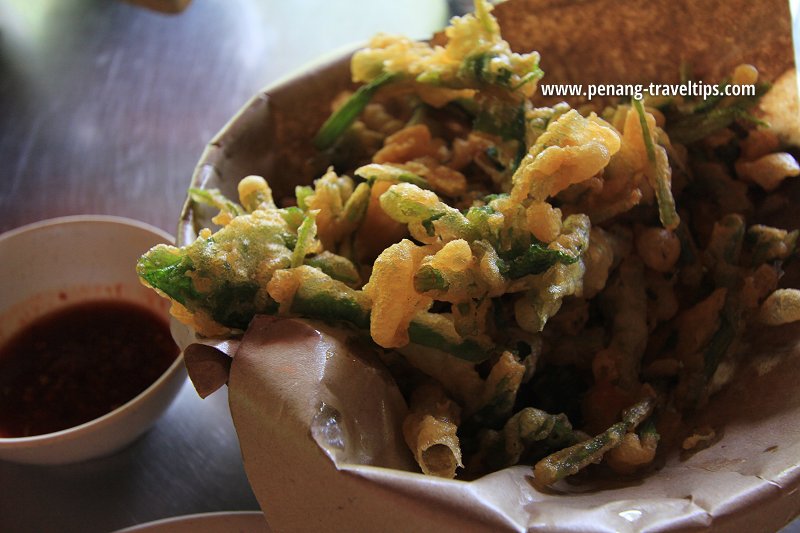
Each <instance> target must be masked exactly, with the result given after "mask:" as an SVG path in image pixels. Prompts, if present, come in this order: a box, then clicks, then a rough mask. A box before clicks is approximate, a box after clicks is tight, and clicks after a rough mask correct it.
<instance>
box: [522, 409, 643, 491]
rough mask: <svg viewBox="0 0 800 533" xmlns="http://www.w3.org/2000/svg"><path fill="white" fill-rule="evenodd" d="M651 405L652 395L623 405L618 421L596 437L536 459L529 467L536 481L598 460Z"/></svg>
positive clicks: (555, 478) (566, 473)
mask: <svg viewBox="0 0 800 533" xmlns="http://www.w3.org/2000/svg"><path fill="white" fill-rule="evenodd" d="M654 406H655V401H654V399H653V398H647V399H644V400H642V401H640V402H639V403H637V404H635V405H633V406H631V407H630V408H629V409H627V410H626V411H625V412H624V413H623V416H622V421H621V422H617V423H616V424H614V425H613V426H611V427H610V428H608V429H607V430H606V431H604V432H603V433H601V434H599V435H597V436H596V437H594V438H592V439H589V440H586V441H583V442H580V443H578V444H575V445H573V446H570V447H568V448H564V449H563V450H560V451H558V452H555V453H553V454H551V455H549V456H547V457H545V458H544V459H542V460H541V461H539V462H538V463H536V466H535V467H534V469H533V475H534V478H535V480H536V483H537V484H540V485H543V486H546V485H552V484H553V483H555V482H556V481H558V480H560V479H564V478H565V477H567V476H571V475H573V474H576V473H578V472H579V471H580V470H581V469H583V468H585V467H586V466H588V465H590V464H591V463H596V462H599V461H600V460H601V459H602V458H603V456H604V455H605V453H606V452H608V451H610V450H613V449H614V448H616V447H617V446H619V445H620V444H621V443H622V442H623V439H624V438H625V436H626V435H627V434H628V432H630V431H633V430H634V429H636V427H637V426H638V425H639V424H640V423H642V422H643V421H644V420H645V419H646V418H647V417H648V416H650V413H652V411H653V408H654Z"/></svg>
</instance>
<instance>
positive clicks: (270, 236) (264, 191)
mask: <svg viewBox="0 0 800 533" xmlns="http://www.w3.org/2000/svg"><path fill="white" fill-rule="evenodd" d="M491 10H492V7H491V5H490V4H489V3H488V2H486V1H485V0H477V1H476V2H475V13H474V14H470V15H467V16H465V17H460V18H455V19H453V21H452V24H451V26H450V27H449V28H448V29H447V30H446V32H445V33H446V35H445V37H446V39H447V42H446V44H444V45H442V46H438V45H436V46H435V45H432V44H430V43H425V42H416V41H412V40H409V39H404V38H399V37H389V36H385V35H382V36H378V37H376V38H374V39H373V40H372V41H371V42H370V45H369V47H368V48H367V49H365V50H362V51H360V52H357V53H356V54H355V55H354V56H353V58H352V63H351V68H352V76H353V79H354V81H356V82H363V83H364V85H362V86H361V87H360V88H359V89H357V90H356V92H355V93H354V94H343V95H340V97H339V98H337V99H336V102H338V103H341V104H342V105H339V106H338V107H337V109H336V111H334V112H333V114H332V115H331V117H330V118H329V119H328V120H327V121H326V122H325V124H324V125H323V127H322V128H321V129H320V131H319V133H318V135H317V136H316V137H315V139H314V140H313V141H314V143H315V145H316V146H317V148H319V149H321V150H324V153H323V154H320V157H323V156H324V157H326V158H328V157H329V160H330V161H331V162H332V164H333V165H334V166H331V167H330V168H329V169H328V171H327V172H325V173H324V174H323V175H322V176H321V177H319V178H318V179H316V180H315V181H314V182H313V184H310V185H301V186H298V187H296V189H295V200H296V205H293V206H287V207H280V208H279V207H278V205H276V203H275V201H274V199H273V196H272V191H271V189H270V187H269V185H268V184H267V182H266V180H264V179H263V178H261V177H259V176H248V177H246V178H244V179H243V180H241V182H240V183H239V186H238V195H239V198H238V203H237V202H235V201H232V200H229V199H228V198H226V197H225V196H224V195H223V194H221V193H220V192H219V191H217V190H205V189H191V190H190V191H189V197H190V199H191V200H192V201H193V202H195V203H197V204H198V205H199V204H202V205H207V206H210V207H212V208H215V209H217V210H219V214H218V215H217V216H215V217H213V219H212V221H213V222H214V223H216V224H217V225H219V226H221V228H220V229H219V230H217V231H216V233H212V231H211V230H209V229H204V230H202V231H201V232H200V235H199V237H198V238H197V240H196V241H195V242H193V243H191V244H189V245H187V246H184V247H183V248H175V247H171V246H165V245H160V246H157V247H155V248H153V249H152V250H151V251H150V252H148V253H147V254H145V255H144V256H143V257H142V258H141V259H140V261H139V264H138V267H137V269H138V273H139V276H140V277H141V279H142V280H143V282H144V283H146V284H148V285H150V286H151V287H153V288H155V289H156V290H157V291H158V292H160V293H161V294H162V295H165V296H167V297H168V298H170V299H171V300H172V301H173V308H172V312H173V314H174V315H175V316H176V317H177V318H178V319H180V320H182V321H184V322H185V323H187V324H189V325H190V326H191V327H193V328H194V329H195V330H196V331H197V332H198V333H199V334H201V335H206V336H230V335H236V334H239V333H240V332H241V330H243V329H245V328H246V327H247V326H248V324H249V322H250V320H251V318H252V317H253V316H254V315H256V314H261V313H264V314H272V315H277V316H291V317H303V318H309V319H319V320H325V321H328V322H332V323H335V324H336V325H337V326H338V327H342V328H350V329H352V330H353V331H354V332H355V334H356V335H358V336H359V337H365V338H366V337H367V335H368V336H369V338H371V340H372V341H373V342H374V344H375V345H376V346H377V347H380V348H381V350H379V351H380V353H381V354H382V357H384V359H385V361H387V363H390V364H389V366H390V367H391V369H392V370H393V371H396V372H398V374H397V376H398V381H399V382H400V384H401V388H402V390H403V391H404V393H405V394H406V398H407V399H408V400H409V404H410V407H411V411H410V414H409V417H408V418H407V419H406V421H405V424H404V427H403V431H404V436H405V439H406V441H407V443H408V445H409V447H410V448H411V450H412V451H413V453H414V456H415V458H416V459H417V461H418V463H419V465H420V468H421V469H422V471H423V472H425V473H429V474H432V475H437V476H443V477H454V476H456V474H457V472H458V469H460V468H463V467H462V462H463V463H464V464H466V472H465V473H466V474H467V475H469V476H475V475H480V474H483V473H486V472H489V471H492V470H495V469H499V468H504V467H506V466H510V465H514V464H518V463H520V462H523V463H534V462H536V463H535V466H534V475H535V478H536V483H537V484H539V485H550V484H552V483H555V482H557V481H558V480H561V479H563V478H564V477H566V476H569V475H573V474H575V473H577V472H578V471H580V470H581V469H583V468H585V467H586V466H588V465H589V464H592V463H597V462H601V461H606V462H607V464H608V465H609V466H610V467H611V468H612V469H614V470H615V471H617V472H620V473H623V474H630V473H633V472H636V471H637V470H639V469H642V468H644V467H646V466H647V465H649V464H651V463H652V462H653V459H654V457H655V454H656V450H657V447H658V444H659V441H660V436H659V434H658V433H657V432H656V429H655V421H656V420H658V421H659V424H660V425H659V427H660V428H661V429H663V427H670V426H672V427H677V426H678V424H679V423H680V418H681V416H684V415H685V414H686V413H691V412H694V411H697V410H699V409H701V408H702V407H703V406H704V405H705V404H706V403H707V402H708V400H709V398H710V397H711V396H712V395H713V394H714V393H715V392H716V391H718V390H719V389H720V388H721V387H723V386H724V385H725V384H726V383H727V382H728V381H729V380H730V379H731V376H733V374H734V372H735V370H736V369H737V368H738V367H740V366H742V365H743V363H744V360H743V359H742V358H741V357H740V353H739V352H740V348H741V347H742V346H744V345H746V342H745V341H746V339H745V338H744V336H745V335H746V334H747V330H748V327H749V325H750V324H752V323H754V322H758V323H761V324H763V325H770V326H772V325H781V324H786V323H788V322H793V321H797V320H800V291H798V290H797V289H793V288H779V287H780V279H781V276H782V274H783V266H784V264H785V263H788V262H790V261H793V260H794V259H795V255H796V253H797V242H798V235H800V229H798V228H796V227H790V228H788V229H782V228H778V227H772V226H767V225H765V224H753V223H752V221H749V220H748V219H749V217H751V216H753V215H757V216H758V217H759V219H761V220H767V219H769V218H771V217H772V215H774V214H775V212H776V211H777V210H778V209H782V208H785V206H788V205H790V204H789V200H788V198H787V196H786V195H785V191H786V188H785V185H786V179H787V178H790V177H793V176H797V175H800V164H798V162H797V160H796V159H795V156H794V155H793V154H794V153H795V151H794V150H793V148H791V147H789V146H784V145H782V144H781V140H780V139H781V138H779V137H778V136H777V135H776V134H775V133H774V132H771V131H770V130H769V129H767V128H766V125H764V124H759V126H758V127H757V128H755V127H754V124H755V123H757V121H754V120H753V119H752V117H751V116H750V115H749V109H750V108H751V107H752V106H753V105H754V104H755V103H756V100H757V99H758V96H759V94H760V91H763V90H764V87H765V86H764V85H759V89H758V91H759V94H757V95H756V96H755V97H753V96H750V97H727V96H724V97H723V96H720V97H714V98H709V99H707V100H705V101H701V100H698V99H688V98H684V97H674V98H661V99H656V98H651V97H646V98H645V100H644V101H640V100H635V99H634V100H633V101H620V102H617V103H611V105H609V106H608V107H607V108H606V109H602V110H601V109H590V108H589V107H588V106H582V107H581V108H579V109H572V108H570V106H569V105H567V104H566V103H561V104H557V105H555V106H553V107H535V102H534V100H532V96H533V95H534V92H535V89H536V83H537V81H538V79H539V78H540V77H541V75H542V73H541V71H540V70H539V67H538V60H539V56H538V54H537V53H536V52H531V53H528V54H519V53H514V52H512V51H511V49H510V47H509V45H508V43H506V42H505V41H504V40H503V39H502V36H501V35H500V32H499V27H498V25H497V22H496V21H495V19H494V18H493V17H492V14H491ZM757 80H758V72H757V71H756V70H755V68H754V67H751V66H749V65H741V66H739V67H737V68H736V69H735V70H734V72H733V73H732V75H731V77H730V79H728V80H723V81H722V82H721V83H720V86H719V87H721V88H724V87H725V86H726V85H727V84H735V85H742V84H751V83H752V84H755V83H756V82H757ZM376 96H377V97H376ZM351 176H352V177H351ZM285 203H286V204H292V203H295V201H293V200H288V201H286V202H285ZM281 205H283V204H281ZM201 214H202V216H205V214H206V211H205V208H204V210H202V211H201ZM420 384H422V386H421V387H420V386H419V385H420ZM415 389H416V390H415ZM656 391H658V392H656ZM665 419H669V420H670V423H669V424H667V425H665V424H662V422H663V421H664V420H665ZM662 426H663V427H662ZM671 433H674V431H672V432H671ZM713 434H714V430H713V428H709V431H708V432H704V434H703V435H700V434H698V435H695V437H690V438H689V439H687V440H686V441H685V442H688V443H689V444H690V445H693V444H696V441H697V442H702V443H707V444H709V445H711V444H712V441H713V439H712V437H711V436H713ZM589 435H595V436H594V437H591V438H590V437H589ZM664 436H665V439H664V441H665V442H670V441H672V442H678V441H679V440H680V439H678V438H675V437H676V436H675V435H672V434H669V435H668V434H667V432H666V431H665V432H664ZM462 454H463V460H462ZM537 461H538V462H537Z"/></svg>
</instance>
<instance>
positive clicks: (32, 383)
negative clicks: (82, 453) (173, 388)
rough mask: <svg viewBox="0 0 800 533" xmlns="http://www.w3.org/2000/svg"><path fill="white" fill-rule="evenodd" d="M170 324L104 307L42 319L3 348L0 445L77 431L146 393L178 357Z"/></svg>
mask: <svg viewBox="0 0 800 533" xmlns="http://www.w3.org/2000/svg"><path fill="white" fill-rule="evenodd" d="M178 353H179V350H178V347H177V346H176V345H175V343H174V342H173V340H172V337H171V336H170V332H169V325H168V323H167V321H166V319H164V318H162V317H160V316H158V315H156V314H155V313H153V312H152V311H150V310H149V309H146V308H145V307H142V306H140V305H136V304H133V303H127V302H119V301H114V300H100V301H93V302H85V303H80V304H75V305H72V306H69V307H65V308H63V309H59V310H57V311H54V312H52V313H50V314H47V315H44V316H42V317H40V318H39V319H37V320H36V321H34V322H32V323H31V324H29V325H28V326H26V327H25V328H23V329H22V330H20V331H19V332H17V333H16V335H14V336H13V337H12V338H11V339H10V340H9V342H7V343H6V344H5V345H3V346H2V347H0V437H27V436H31V435H41V434H44V433H52V432H54V431H60V430H62V429H67V428H71V427H74V426H77V425H79V424H83V423H84V422H88V421H90V420H93V419H95V418H98V417H100V416H102V415H104V414H106V413H108V412H110V411H113V410H114V409H116V408H117V407H119V406H120V405H122V404H124V403H126V402H127V401H128V400H130V399H132V398H134V397H135V396H136V395H138V394H139V393H140V392H142V391H143V390H145V389H146V388H147V387H148V386H150V384H152V383H153V382H154V381H156V379H158V377H159V376H160V375H161V374H163V373H164V371H165V370H166V369H167V368H169V366H170V365H171V364H172V363H173V362H174V361H175V358H176V357H177V356H178Z"/></svg>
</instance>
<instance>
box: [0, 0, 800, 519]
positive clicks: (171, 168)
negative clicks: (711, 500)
mask: <svg viewBox="0 0 800 533" xmlns="http://www.w3.org/2000/svg"><path fill="white" fill-rule="evenodd" d="M464 3H465V2H463V1H461V0H451V1H450V2H445V1H444V0H442V1H440V2H436V1H432V0H404V1H402V2H392V3H385V2H372V1H368V0H358V1H355V0H350V1H348V2H330V1H324V0H294V1H292V2H277V1H275V0H261V1H258V0H194V1H193V3H192V4H191V5H190V6H189V8H188V9H187V10H186V11H184V12H183V13H181V14H179V15H175V16H169V15H162V14H159V13H154V12H150V11H147V10H145V9H142V8H138V7H134V6H131V5H129V4H126V3H122V2H119V1H111V0H36V1H30V0H0V162H1V163H2V165H0V232H2V231H5V230H7V229H10V228H14V227H18V226H21V225H23V224H26V223H30V222H34V221H37V220H41V219H45V218H51V217H55V216H60V215H69V214H86V213H93V214H113V215H120V216H126V217H130V218H134V219H138V220H142V221H145V222H148V223H150V224H153V225H155V226H158V227H161V228H163V229H165V230H167V231H169V232H170V233H174V231H175V228H176V224H177V216H178V213H179V210H180V207H181V204H182V203H183V200H184V197H185V192H186V186H187V184H188V182H189V178H190V177H191V174H192V171H193V169H194V165H195V163H196V161H197V160H198V158H199V156H200V154H201V153H202V150H203V147H204V146H205V144H206V142H208V141H209V140H210V139H211V138H212V137H213V135H214V134H215V133H216V132H217V131H218V130H219V129H220V128H221V127H222V126H223V125H224V124H225V123H226V122H227V120H228V119H229V118H230V117H231V116H233V114H234V113H235V112H236V110H237V109H239V108H240V107H241V106H242V105H243V104H244V103H245V102H246V101H247V100H248V99H249V97H250V96H251V95H253V94H254V93H256V92H257V91H258V90H259V89H260V88H262V87H263V86H265V85H267V84H268V83H270V82H272V81H274V80H276V79H278V78H280V77H282V76H284V75H286V74H288V73H290V72H291V71H293V70H295V69H297V68H298V67H300V66H302V65H303V64H304V63H306V62H307V61H310V60H312V59H314V58H315V57H317V56H319V55H321V54H323V53H326V52H327V51H330V50H332V49H335V48H339V47H342V46H346V45H348V44H351V43H355V42H362V41H364V40H365V39H367V38H368V37H369V36H371V35H372V34H373V33H375V32H376V31H379V30H380V31H388V32H396V33H403V34H407V35H411V36H418V37H424V36H427V35H429V34H430V33H431V32H432V31H434V30H436V29H438V28H440V27H442V26H443V25H444V24H445V23H446V20H447V17H448V12H452V11H459V10H461V9H463V5H464ZM467 3H468V2H467ZM459 6H462V7H459ZM0 487H3V489H2V497H0V517H2V518H1V519H0V520H2V526H0V528H1V529H3V531H60V532H68V531H83V532H87V531H88V532H91V531H111V530H114V529H118V528H123V527H127V526H131V525H135V524H140V523H143V522H148V521H152V520H157V519H161V518H166V517H171V516H179V515H186V514H192V513H204V512H215V511H241V510H257V509H258V503H257V501H256V500H255V497H254V496H253V494H252V491H251V490H250V488H249V485H248V483H247V478H246V476H245V473H244V469H243V466H242V461H241V456H240V454H239V448H238V443H237V440H236V435H235V432H234V428H233V424H232V422H231V419H230V413H229V411H228V405H227V396H226V391H225V390H224V389H222V390H220V391H218V392H217V393H215V394H214V395H212V396H211V397H209V398H207V399H205V400H201V399H200V398H199V397H198V396H197V395H196V393H195V391H194V389H193V388H192V387H191V384H189V383H186V384H185V385H184V387H183V389H182V390H181V392H180V394H179V396H178V398H177V400H176V401H175V403H174V404H173V405H172V407H171V408H170V409H169V411H167V413H166V414H165V415H164V416H163V417H162V418H161V419H160V420H159V422H157V424H156V425H155V426H154V428H153V429H152V430H151V431H150V432H149V433H147V434H146V435H145V436H144V437H142V438H140V439H139V440H138V441H136V442H135V443H134V444H133V445H131V446H130V447H128V448H126V449H125V450H123V451H121V452H118V453H117V454H115V455H113V456H110V457H106V458H103V459H97V460H93V461H88V462H85V463H80V464H75V465H67V466H60V467H35V466H26V465H16V464H11V463H5V462H0ZM787 530H791V531H793V532H795V533H798V532H800V525H798V523H797V522H795V523H794V524H793V525H790V526H789V528H787Z"/></svg>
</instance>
